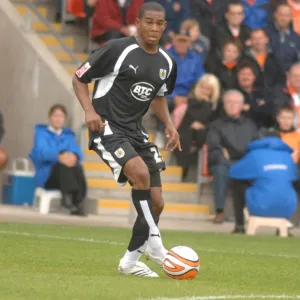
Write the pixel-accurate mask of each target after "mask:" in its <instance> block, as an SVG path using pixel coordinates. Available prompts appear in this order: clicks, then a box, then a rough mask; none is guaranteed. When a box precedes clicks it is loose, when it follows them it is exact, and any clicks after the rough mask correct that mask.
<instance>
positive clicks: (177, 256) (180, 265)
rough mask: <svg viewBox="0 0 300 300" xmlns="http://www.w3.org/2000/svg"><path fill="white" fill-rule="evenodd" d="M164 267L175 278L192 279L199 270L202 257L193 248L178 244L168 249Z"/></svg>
mask: <svg viewBox="0 0 300 300" xmlns="http://www.w3.org/2000/svg"><path fill="white" fill-rule="evenodd" d="M163 269H164V271H165V273H166V274H167V275H168V276H169V277H171V278H173V279H178V280H192V279H194V278H195V277H196V276H197V274H198V272H199V269H200V259H199V257H198V255H197V253H196V252H195V251H194V250H193V249H191V248H189V247H186V246H177V247H174V248H172V249H171V250H169V251H168V253H167V255H166V258H165V260H164V264H163Z"/></svg>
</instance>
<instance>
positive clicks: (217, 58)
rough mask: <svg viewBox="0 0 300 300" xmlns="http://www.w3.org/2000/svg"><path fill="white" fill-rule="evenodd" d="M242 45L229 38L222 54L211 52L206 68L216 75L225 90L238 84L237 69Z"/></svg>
mask: <svg viewBox="0 0 300 300" xmlns="http://www.w3.org/2000/svg"><path fill="white" fill-rule="evenodd" d="M241 53H242V47H241V45H240V43H239V42H238V41H235V40H229V41H227V42H225V44H224V45H223V47H222V54H221V55H218V54H214V53H212V52H211V53H210V55H209V57H208V58H207V62H206V65H205V69H206V71H207V72H209V73H212V74H214V75H216V76H217V77H218V78H219V80H220V83H221V87H222V89H223V90H227V89H232V88H234V87H235V86H236V80H237V78H236V70H237V67H238V65H239V61H240V57H241Z"/></svg>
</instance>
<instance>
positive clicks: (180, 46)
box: [155, 34, 204, 148]
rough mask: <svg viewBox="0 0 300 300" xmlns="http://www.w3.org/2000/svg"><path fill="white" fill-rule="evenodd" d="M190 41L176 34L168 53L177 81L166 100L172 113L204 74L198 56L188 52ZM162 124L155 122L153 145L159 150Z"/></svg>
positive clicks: (187, 37) (182, 35) (185, 100)
mask: <svg viewBox="0 0 300 300" xmlns="http://www.w3.org/2000/svg"><path fill="white" fill-rule="evenodd" d="M190 45H191V40H190V37H189V36H188V35H185V34H177V35H176V36H175V37H174V40H173V46H172V47H171V48H170V49H169V53H170V54H171V55H172V56H173V58H174V60H175V61H176V63H177V80H176V84H175V88H174V90H173V92H172V94H171V95H169V97H168V98H167V102H168V107H169V110H170V111H171V112H172V111H173V109H174V108H175V107H178V106H180V105H182V104H186V103H187V101H188V93H189V91H190V89H191V88H192V86H193V85H194V84H195V83H196V82H197V81H198V79H199V78H200V77H201V76H202V75H203V74H204V69H203V63H202V61H201V58H200V56H199V55H198V54H196V53H195V52H194V51H192V50H190V49H189V47H190ZM163 130H164V127H163V124H162V123H161V122H160V121H159V120H157V133H156V138H155V144H156V145H157V147H159V148H164V146H165V137H164V134H163Z"/></svg>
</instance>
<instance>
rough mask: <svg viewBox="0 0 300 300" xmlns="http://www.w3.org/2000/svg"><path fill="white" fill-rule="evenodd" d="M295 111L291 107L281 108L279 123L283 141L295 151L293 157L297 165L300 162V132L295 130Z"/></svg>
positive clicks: (278, 117) (278, 116)
mask: <svg viewBox="0 0 300 300" xmlns="http://www.w3.org/2000/svg"><path fill="white" fill-rule="evenodd" d="M294 120H295V111H294V109H293V108H292V107H291V106H289V105H284V106H282V107H281V108H280V110H279V112H278V114H277V122H278V126H279V132H280V137H281V139H282V140H283V141H284V142H285V143H286V144H288V145H289V146H290V147H291V148H292V149H293V150H294V152H293V154H292V157H293V159H294V162H295V163H296V164H298V163H299V161H300V132H299V131H297V130H295V128H294Z"/></svg>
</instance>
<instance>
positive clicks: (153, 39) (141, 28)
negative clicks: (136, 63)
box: [136, 11, 167, 45]
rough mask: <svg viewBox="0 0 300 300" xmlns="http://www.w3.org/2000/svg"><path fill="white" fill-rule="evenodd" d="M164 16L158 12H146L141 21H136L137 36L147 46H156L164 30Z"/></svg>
mask: <svg viewBox="0 0 300 300" xmlns="http://www.w3.org/2000/svg"><path fill="white" fill-rule="evenodd" d="M166 24H167V22H166V21H165V14H164V13H163V12H159V11H146V12H145V14H144V16H143V17H142V19H141V20H140V19H137V22H136V27H137V29H138V33H139V36H140V37H141V38H142V39H143V40H144V41H145V42H146V44H149V45H157V44H158V43H159V40H160V39H161V36H162V34H163V32H164V30H165V28H166Z"/></svg>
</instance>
